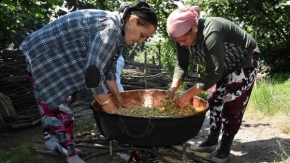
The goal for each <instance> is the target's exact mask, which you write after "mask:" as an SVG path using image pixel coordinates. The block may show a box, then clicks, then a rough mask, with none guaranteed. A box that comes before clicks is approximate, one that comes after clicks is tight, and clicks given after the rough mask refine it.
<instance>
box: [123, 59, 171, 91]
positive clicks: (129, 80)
mask: <svg viewBox="0 0 290 163" xmlns="http://www.w3.org/2000/svg"><path fill="white" fill-rule="evenodd" d="M170 82H171V79H170V77H169V75H168V74H167V73H165V72H164V71H163V70H162V69H160V68H159V67H158V66H156V65H155V64H146V65H145V64H144V63H138V62H133V61H127V60H126V61H125V66H124V69H123V71H122V75H121V83H122V85H123V87H124V90H134V89H153V88H154V89H168V87H169V83H170Z"/></svg>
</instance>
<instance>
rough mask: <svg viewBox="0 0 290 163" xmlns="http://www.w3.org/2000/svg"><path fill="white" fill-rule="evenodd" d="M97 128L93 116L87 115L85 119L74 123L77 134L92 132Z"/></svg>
mask: <svg viewBox="0 0 290 163" xmlns="http://www.w3.org/2000/svg"><path fill="white" fill-rule="evenodd" d="M96 127H97V126H96V121H95V119H94V115H93V114H86V115H85V116H84V117H83V118H80V119H78V120H77V121H75V122H74V132H75V134H81V133H84V132H88V131H92V130H94V129H96Z"/></svg>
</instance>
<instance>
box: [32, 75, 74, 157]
mask: <svg viewBox="0 0 290 163" xmlns="http://www.w3.org/2000/svg"><path fill="white" fill-rule="evenodd" d="M29 79H30V83H31V85H32V86H33V88H34V89H33V92H34V96H35V98H36V102H37V105H38V109H39V112H40V114H41V120H42V127H43V134H44V143H45V148H46V151H47V152H57V153H60V154H62V155H65V156H74V155H76V149H75V144H74V140H73V110H72V108H71V107H70V104H71V102H72V101H71V98H70V97H68V99H67V101H64V103H63V104H61V105H59V106H58V107H56V108H53V109H51V108H48V107H47V105H46V104H45V103H43V102H42V101H41V100H40V98H39V96H38V92H37V91H36V89H35V85H34V80H33V77H32V75H31V74H30V75H29Z"/></svg>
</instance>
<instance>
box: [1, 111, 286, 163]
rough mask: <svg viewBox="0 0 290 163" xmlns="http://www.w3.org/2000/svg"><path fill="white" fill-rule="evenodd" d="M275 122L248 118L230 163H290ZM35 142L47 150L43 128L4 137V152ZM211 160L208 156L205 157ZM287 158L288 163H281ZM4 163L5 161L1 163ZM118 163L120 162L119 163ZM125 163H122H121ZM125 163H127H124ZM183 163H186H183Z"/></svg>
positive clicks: (45, 161)
mask: <svg viewBox="0 0 290 163" xmlns="http://www.w3.org/2000/svg"><path fill="white" fill-rule="evenodd" d="M272 122H274V120H273V119H263V120H259V121H255V120H252V119H250V118H244V121H243V123H242V126H241V129H240V131H239V132H238V134H237V135H236V137H235V140H234V143H233V146H232V150H231V155H230V161H229V162H230V163H272V162H279V163H282V162H283V163H285V162H290V159H289V155H290V134H286V133H284V132H283V131H282V130H281V129H279V128H278V127H277V124H276V123H272ZM208 130H209V128H208V116H207V117H206V119H205V121H204V124H203V126H202V129H201V131H200V133H199V134H198V135H197V136H196V137H195V138H193V139H191V140H189V141H188V148H187V151H190V147H192V146H195V145H198V144H199V143H201V142H202V141H203V140H204V139H205V137H206V135H207V133H208ZM27 139H30V140H35V141H36V142H37V143H38V144H39V147H38V149H37V150H40V151H41V150H43V145H42V130H41V127H40V126H35V127H32V128H28V129H21V130H17V131H12V132H5V133H0V150H5V149H8V148H9V147H11V146H15V145H17V143H19V142H20V141H22V140H27ZM79 148H80V149H81V150H82V151H84V152H88V151H90V152H92V153H94V152H97V150H96V149H92V148H85V147H79ZM201 155H202V156H204V157H207V156H208V155H207V154H201ZM33 157H35V158H34V161H31V160H30V161H27V162H29V163H31V162H35V163H64V162H65V161H64V158H62V157H61V156H58V155H47V154H42V153H41V152H34V153H33ZM281 158H283V160H284V161H281ZM0 162H1V160H0ZM107 162H108V163H109V162H110V161H109V155H108V154H106V155H103V156H101V157H100V156H99V157H94V158H91V159H87V160H86V163H107ZM115 162H118V161H115ZM120 162H122V161H119V162H118V163H120ZM123 162H125V161H123ZM180 162H182V161H180Z"/></svg>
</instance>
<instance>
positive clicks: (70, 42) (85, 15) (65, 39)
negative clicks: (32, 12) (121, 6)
mask: <svg viewBox="0 0 290 163" xmlns="http://www.w3.org/2000/svg"><path fill="white" fill-rule="evenodd" d="M121 26H122V24H121V16H120V15H119V13H118V12H109V11H102V10H92V9H90V10H78V11H75V12H72V13H69V14H66V15H64V16H62V17H60V18H58V19H56V20H55V21H53V22H51V23H49V24H47V25H46V26H44V27H43V28H42V29H39V30H37V31H35V32H34V33H32V34H30V35H29V36H28V37H27V38H26V39H25V40H24V41H23V42H22V44H21V47H20V49H21V50H22V52H23V54H24V55H25V56H26V58H27V62H28V65H29V66H28V71H29V72H31V74H32V76H33V78H34V82H35V83H34V84H35V87H36V91H37V92H38V93H39V96H40V98H41V100H42V102H44V103H45V104H47V105H48V107H49V108H51V109H52V108H54V107H56V106H58V105H60V104H62V103H63V102H65V100H66V99H67V97H68V96H69V95H71V94H72V93H73V92H76V91H79V90H81V89H84V88H86V85H85V71H86V68H87V67H88V66H89V65H96V66H97V67H98V68H99V70H100V73H101V82H100V85H99V86H98V87H96V88H91V91H92V92H93V93H94V94H104V93H108V88H107V86H106V85H105V80H116V75H115V72H116V62H115V61H114V60H115V59H114V58H116V56H118V54H119V53H121V52H120V50H122V49H123V47H125V39H124V36H122V32H121V31H122V30H121V28H122V27H121ZM111 65H112V66H111Z"/></svg>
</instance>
